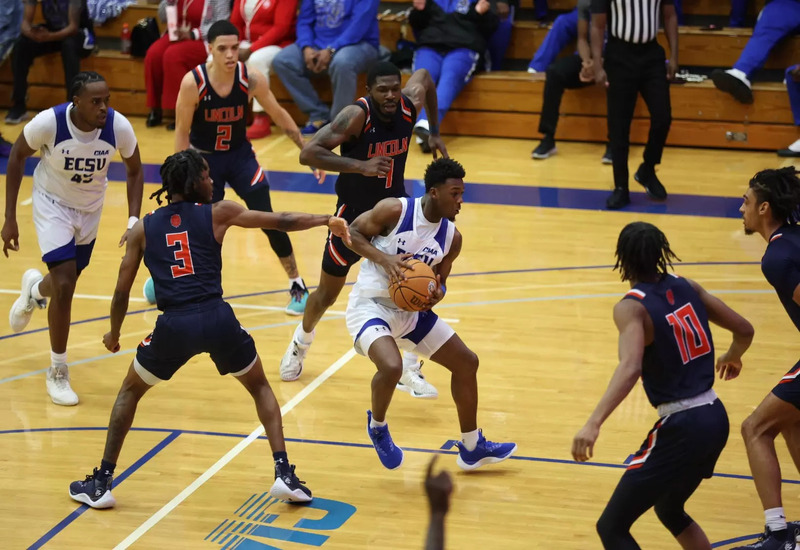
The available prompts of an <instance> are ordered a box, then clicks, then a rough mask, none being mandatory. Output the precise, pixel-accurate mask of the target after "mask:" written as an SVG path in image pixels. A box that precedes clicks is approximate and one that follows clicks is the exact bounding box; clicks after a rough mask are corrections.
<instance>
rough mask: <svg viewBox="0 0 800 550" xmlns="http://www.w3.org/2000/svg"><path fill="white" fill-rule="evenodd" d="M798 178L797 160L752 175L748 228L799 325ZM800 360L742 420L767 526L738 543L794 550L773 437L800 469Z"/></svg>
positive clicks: (793, 527)
mask: <svg viewBox="0 0 800 550" xmlns="http://www.w3.org/2000/svg"><path fill="white" fill-rule="evenodd" d="M798 208H800V179H798V171H797V170H796V169H795V168H794V166H788V167H786V168H781V169H779V170H763V171H761V172H759V173H757V174H756V175H755V176H754V177H753V179H751V180H750V186H749V187H748V189H747V192H745V194H744V202H743V203H742V207H741V208H740V209H739V211H740V212H741V213H742V218H743V223H744V232H745V233H746V234H748V235H752V234H753V233H758V234H759V235H761V236H762V237H763V238H764V240H765V241H767V250H766V252H764V257H763V258H762V259H761V271H762V272H763V273H764V276H765V277H766V278H767V281H769V283H770V284H771V285H772V286H773V287H775V291H776V292H777V294H778V298H780V300H781V303H782V304H783V307H784V309H785V310H786V313H788V314H789V318H790V319H791V320H792V322H793V323H794V326H795V327H797V329H798V330H800V305H798V304H800V227H798V226H797V221H798V214H800V210H798ZM798 374H800V362H798V363H797V364H795V365H794V366H793V367H792V368H791V370H789V372H788V373H786V375H785V376H784V377H783V378H782V379H781V380H780V381H779V382H778V384H777V385H776V386H775V387H774V388H773V389H772V392H770V393H769V394H767V396H766V397H765V398H764V400H763V401H762V402H761V404H760V405H759V406H758V407H757V408H756V410H755V411H753V413H752V414H751V415H750V416H749V417H748V418H747V419H746V420H745V421H744V422H743V423H742V437H744V444H745V447H746V448H747V458H748V460H749V461H750V471H751V472H752V473H753V481H754V482H755V484H756V490H757V491H758V496H759V498H760V499H761V504H762V506H763V507H764V518H765V521H766V528H765V530H764V534H763V536H762V537H761V538H760V539H759V541H758V542H756V543H754V544H751V545H749V546H740V547H739V548H759V549H762V550H773V549H776V548H778V549H780V550H784V549H786V550H791V549H792V548H794V543H795V534H796V533H795V531H796V530H797V528H798V527H800V526H799V525H797V524H796V523H794V522H793V523H792V524H791V528H790V529H787V525H786V515H785V514H784V511H783V501H782V499H781V467H780V464H779V462H778V457H777V455H776V454H775V438H776V437H777V436H778V434H783V437H784V439H785V440H786V445H787V447H789V453H790V454H791V455H792V459H793V460H794V463H795V466H796V467H797V468H798V470H800V410H798V407H800V379H798Z"/></svg>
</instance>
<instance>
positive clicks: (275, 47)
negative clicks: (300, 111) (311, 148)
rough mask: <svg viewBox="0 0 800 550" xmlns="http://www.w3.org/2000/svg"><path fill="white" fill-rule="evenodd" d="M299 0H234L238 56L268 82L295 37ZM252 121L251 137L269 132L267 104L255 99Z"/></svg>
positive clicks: (233, 21)
mask: <svg viewBox="0 0 800 550" xmlns="http://www.w3.org/2000/svg"><path fill="white" fill-rule="evenodd" d="M296 15H297V0H273V1H272V2H263V1H259V0H234V2H233V13H231V23H233V24H234V25H236V28H237V29H239V36H241V37H242V41H241V42H240V43H239V59H240V60H241V61H246V62H247V66H248V67H252V68H254V69H256V70H258V72H260V73H261V74H263V75H264V76H265V77H267V82H269V72H270V68H271V67H272V60H273V58H274V57H275V55H277V53H278V52H279V51H281V48H284V47H286V46H288V45H289V44H291V43H292V41H293V40H294V29H295V17H296ZM253 113H254V117H253V124H251V125H250V127H249V128H248V129H247V138H248V139H260V138H263V137H266V136H268V135H269V134H270V131H271V130H270V120H269V116H268V115H267V114H266V113H265V112H264V107H262V106H261V104H259V103H258V100H256V99H254V100H253Z"/></svg>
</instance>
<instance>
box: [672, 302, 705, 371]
mask: <svg viewBox="0 0 800 550" xmlns="http://www.w3.org/2000/svg"><path fill="white" fill-rule="evenodd" d="M667 322H668V323H669V325H670V326H671V327H672V331H673V333H674V334H675V341H676V343H677V344H678V349H679V350H680V352H681V360H682V361H683V364H684V365H685V364H686V363H688V362H689V361H692V360H693V359H697V358H698V357H702V356H703V355H705V354H707V353H710V352H711V343H710V342H709V339H708V335H707V334H706V331H705V329H704V328H703V325H702V323H700V319H698V318H697V312H695V310H694V306H692V304H691V303H688V304H686V305H684V306H682V307H680V308H678V309H676V310H675V311H674V312H672V313H670V314H669V315H667Z"/></svg>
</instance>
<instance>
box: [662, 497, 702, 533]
mask: <svg viewBox="0 0 800 550" xmlns="http://www.w3.org/2000/svg"><path fill="white" fill-rule="evenodd" d="M655 512H656V516H658V520H659V521H660V522H661V523H662V525H664V527H666V528H667V530H668V531H669V532H670V533H672V536H673V537H677V536H678V535H680V534H681V533H683V531H684V530H686V528H687V527H689V525H691V524H692V521H693V520H692V518H691V517H689V515H688V514H687V513H686V511H685V510H684V509H683V506H682V505H681V506H676V505H674V504H665V503H658V504H656V505H655Z"/></svg>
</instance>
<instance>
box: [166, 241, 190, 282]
mask: <svg viewBox="0 0 800 550" xmlns="http://www.w3.org/2000/svg"><path fill="white" fill-rule="evenodd" d="M167 246H177V247H178V248H177V250H175V252H173V253H172V254H173V256H174V257H175V261H177V262H178V265H173V266H171V268H170V269H172V277H173V279H177V278H178V277H183V276H184V275H194V264H193V263H192V252H191V250H190V249H189V234H188V233H187V232H186V231H183V232H182V233H167Z"/></svg>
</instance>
